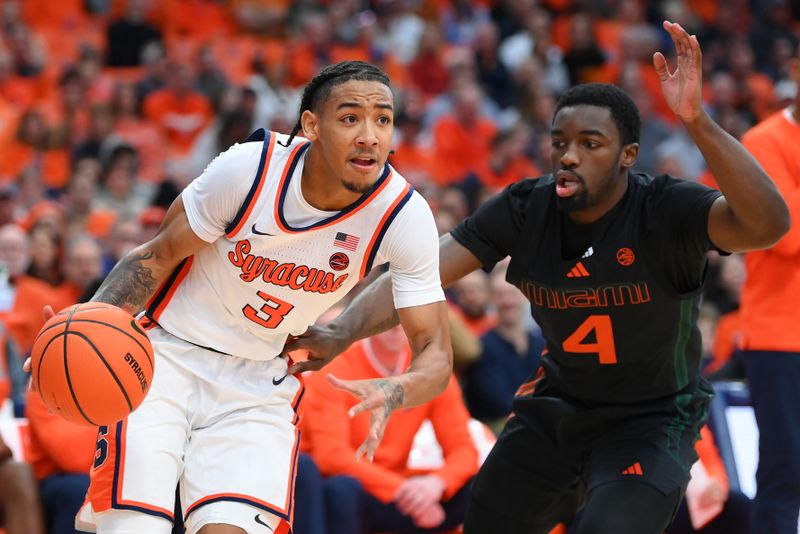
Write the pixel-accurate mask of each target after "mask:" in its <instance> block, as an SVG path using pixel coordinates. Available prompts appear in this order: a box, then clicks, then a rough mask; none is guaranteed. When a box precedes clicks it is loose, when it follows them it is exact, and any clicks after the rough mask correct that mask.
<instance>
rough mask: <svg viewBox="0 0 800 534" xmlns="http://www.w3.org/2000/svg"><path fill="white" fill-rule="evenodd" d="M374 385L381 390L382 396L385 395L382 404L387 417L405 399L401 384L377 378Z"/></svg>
mask: <svg viewBox="0 0 800 534" xmlns="http://www.w3.org/2000/svg"><path fill="white" fill-rule="evenodd" d="M376 387H377V388H378V389H381V390H383V396H384V397H386V402H385V403H384V404H383V414H384V416H386V418H388V417H389V416H390V415H391V414H392V412H393V411H395V410H396V409H397V408H399V407H400V406H402V405H403V400H404V399H405V392H404V391H403V386H401V385H400V384H395V383H393V382H389V381H388V380H379V381H378V383H377V384H376Z"/></svg>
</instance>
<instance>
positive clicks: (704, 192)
mask: <svg viewBox="0 0 800 534" xmlns="http://www.w3.org/2000/svg"><path fill="white" fill-rule="evenodd" d="M655 185H656V191H655V195H654V201H655V202H656V203H657V204H658V206H657V207H656V206H654V207H655V208H656V209H653V210H652V211H651V214H654V220H653V221H652V222H653V224H651V225H650V227H651V236H652V237H653V239H651V240H649V242H650V243H652V244H653V245H654V247H655V250H654V254H655V256H656V257H657V258H659V261H660V263H661V265H662V266H663V267H664V269H665V271H666V274H667V277H668V278H669V280H670V282H671V283H672V284H673V287H675V289H676V290H677V291H678V292H679V293H691V292H693V291H696V290H698V289H699V288H700V287H701V286H702V283H703V276H704V273H705V264H706V262H705V255H706V252H708V251H709V250H711V249H714V248H715V247H714V244H713V243H712V242H711V238H710V237H709V236H708V214H709V212H710V210H711V205H712V204H713V203H714V201H715V200H717V199H718V198H719V197H720V196H722V193H720V192H719V191H717V190H716V189H711V188H710V187H706V186H705V185H703V184H699V183H697V182H691V181H688V180H679V179H676V178H671V177H666V176H660V177H658V178H656V180H655Z"/></svg>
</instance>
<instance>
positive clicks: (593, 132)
mask: <svg viewBox="0 0 800 534" xmlns="http://www.w3.org/2000/svg"><path fill="white" fill-rule="evenodd" d="M578 133H580V134H581V135H596V136H598V137H603V138H605V139H608V136H607V135H606V134H604V133H603V132H601V131H600V130H596V129H594V128H590V129H587V130H581V131H580V132H578ZM550 135H564V131H563V130H559V129H553V130H550Z"/></svg>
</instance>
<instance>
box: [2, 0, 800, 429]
mask: <svg viewBox="0 0 800 534" xmlns="http://www.w3.org/2000/svg"><path fill="white" fill-rule="evenodd" d="M664 19H669V20H672V21H675V22H679V23H680V24H681V25H683V27H685V28H686V29H687V30H688V31H689V32H690V33H694V34H697V35H698V37H699V40H700V43H701V45H702V47H703V53H704V102H705V106H706V108H707V110H708V112H709V113H710V115H711V116H712V117H713V118H714V119H715V120H716V121H717V122H719V123H720V124H721V125H722V126H723V128H725V129H726V130H727V131H728V132H729V133H731V134H732V135H734V136H735V137H737V138H738V137H740V136H741V135H742V134H743V133H744V132H745V131H746V130H747V129H749V128H750V127H751V126H753V125H754V124H756V123H757V122H759V121H760V120H762V119H764V118H765V117H767V116H768V115H770V114H771V113H773V112H774V111H776V110H778V109H780V108H781V107H784V106H785V105H787V103H788V102H790V101H791V100H792V99H793V98H794V95H795V91H796V88H795V84H794V82H792V81H791V80H790V78H789V72H788V71H787V65H788V60H789V59H790V58H791V57H792V56H793V55H794V54H795V51H796V49H797V41H798V37H800V22H798V19H800V5H799V4H798V3H797V2H790V1H789V0H724V1H723V0H665V1H647V0H594V1H590V0H483V1H471V0H295V1H290V0H227V1H225V0H158V1H156V0H59V1H58V2H51V1H49V0H1V1H0V320H2V324H3V327H4V331H6V332H7V333H8V334H10V335H9V336H8V338H9V340H11V341H13V343H14V344H15V345H16V348H17V353H19V354H22V355H24V354H26V353H27V352H29V350H30V347H31V344H32V341H33V338H34V336H35V334H36V332H37V331H38V329H39V327H40V325H41V308H42V305H44V304H51V305H53V306H54V308H56V310H58V309H60V308H63V307H65V306H67V305H69V304H72V303H75V302H80V301H84V300H86V299H88V298H89V297H90V296H91V295H92V294H93V292H94V290H95V289H96V287H97V285H98V283H99V281H100V280H102V278H103V276H104V275H105V274H106V273H107V272H108V271H109V270H110V268H111V267H112V266H113V265H114V263H115V262H116V261H117V260H118V259H119V258H120V257H121V256H123V255H124V254H125V253H126V252H127V251H129V250H130V249H131V248H133V247H134V246H136V245H137V244H140V243H142V242H144V241H146V240H148V239H149V238H150V237H152V236H153V235H154V234H155V232H156V231H157V229H158V226H159V224H160V222H161V220H162V219H163V216H164V214H165V211H166V208H167V207H168V206H169V204H170V203H171V202H172V200H173V199H174V198H175V197H176V196H177V195H178V194H179V193H180V191H181V190H182V189H183V187H185V185H186V184H187V183H188V182H189V181H191V180H192V179H194V178H195V177H196V176H198V175H199V174H200V173H201V172H202V171H203V169H204V168H205V167H206V165H207V164H208V163H209V162H210V161H211V160H212V159H213V158H214V157H215V156H216V155H217V154H218V153H219V152H221V151H223V150H225V149H227V147H229V146H230V145H232V144H233V143H235V142H238V141H242V140H244V138H245V137H246V136H247V135H248V133H249V132H251V131H253V130H255V129H256V128H260V127H265V128H269V129H271V130H274V131H278V132H284V133H288V131H289V130H291V128H292V126H293V125H294V123H295V121H296V120H297V116H296V115H297V109H298V105H299V102H300V95H301V92H302V88H303V86H304V84H305V83H306V82H308V81H309V80H310V78H311V77H312V76H313V75H314V74H315V73H316V72H318V71H319V69H321V68H322V67H324V66H325V65H328V64H331V63H335V62H338V61H341V60H345V59H359V60H364V61H368V62H371V63H374V64H376V65H379V66H381V67H382V68H383V69H384V70H385V71H386V72H387V73H388V74H389V75H390V77H391V80H392V84H393V86H394V88H395V124H396V128H395V136H394V143H395V146H394V154H393V155H392V156H391V160H390V161H391V163H392V164H393V165H394V166H395V167H396V168H397V169H398V170H399V171H400V173H401V174H403V175H404V176H405V177H406V178H407V179H408V180H409V181H410V182H411V183H412V184H413V185H414V186H415V187H416V188H417V189H418V190H419V191H420V192H422V194H423V195H424V196H425V198H426V199H427V200H428V202H429V203H430V205H431V207H432V208H433V210H434V214H435V217H436V221H437V226H438V228H439V231H440V232H441V233H444V232H447V231H449V230H450V229H451V228H452V227H453V226H454V225H455V224H457V223H458V222H459V221H461V220H462V219H463V218H464V217H465V216H467V215H469V213H471V212H472V211H473V210H474V209H475V207H476V206H478V205H479V204H480V203H481V202H482V201H483V200H484V199H486V198H487V197H488V196H490V195H492V194H494V193H495V192H497V191H498V190H499V189H501V188H503V187H505V186H506V185H508V184H510V183H512V182H514V181H517V180H519V179H521V178H523V177H526V176H537V175H540V174H544V173H547V172H549V170H550V163H549V151H550V143H549V125H550V120H551V116H552V112H553V108H554V105H555V102H556V100H557V98H558V97H559V95H560V94H562V93H563V92H564V91H565V90H566V89H568V88H569V87H570V86H572V85H574V84H578V83H584V82H609V83H614V84H617V85H619V86H620V87H622V88H623V89H625V90H626V91H627V92H628V93H629V94H630V95H631V96H632V97H633V99H634V101H635V102H636V104H637V105H638V107H639V110H640V112H641V114H642V118H643V124H642V136H641V141H640V145H641V150H640V156H639V160H638V163H637V165H636V167H635V170H638V171H642V172H648V173H651V174H664V173H666V174H670V175H673V176H677V177H681V178H685V179H688V180H699V181H703V182H705V183H708V184H712V185H713V184H714V183H715V181H714V177H713V176H711V175H710V173H709V172H708V171H707V169H706V168H705V163H704V161H703V158H702V156H701V154H700V153H699V151H698V150H697V148H696V147H695V146H694V144H693V143H692V142H691V141H690V139H689V138H688V136H687V135H686V133H685V131H684V130H683V129H682V127H681V126H680V125H679V124H678V123H677V121H676V120H675V117H674V116H673V115H672V113H671V112H670V110H669V109H668V107H667V106H666V103H665V102H664V99H663V98H662V96H661V90H660V88H659V82H658V78H657V76H656V74H655V71H654V70H653V68H652V64H651V58H652V55H653V53H654V52H655V51H658V50H661V51H664V52H665V53H668V52H669V53H672V47H671V46H670V41H669V38H668V36H667V34H666V33H665V32H664V31H663V30H662V29H661V21H662V20H664ZM743 273H744V268H743V266H742V260H741V258H740V257H739V256H736V255H734V256H728V257H721V256H716V255H715V256H714V257H713V258H712V266H711V273H710V274H711V276H710V283H709V288H708V291H707V297H708V298H707V299H706V304H705V305H704V309H703V312H702V317H701V324H702V326H703V334H704V342H705V344H706V345H705V346H706V351H707V364H708V368H707V369H708V372H709V374H711V375H712V376H715V377H724V378H741V377H742V370H741V368H740V365H739V364H738V363H737V360H736V357H735V352H736V351H735V338H736V327H735V320H734V318H735V313H736V310H737V307H738V298H739V292H740V288H741V284H742V279H743ZM448 297H449V298H450V299H451V301H452V306H451V308H452V311H453V314H452V315H453V320H452V322H453V329H454V332H459V333H460V334H458V335H455V336H454V340H455V342H456V343H461V345H460V347H457V350H456V356H457V362H456V363H457V368H456V370H457V372H458V377H459V379H460V382H461V386H462V388H463V391H464V395H465V398H466V404H467V406H468V408H469V412H470V415H471V416H472V417H474V418H477V419H480V420H482V421H484V422H486V423H487V424H489V425H493V427H494V428H495V429H496V428H498V426H497V424H498V423H499V422H501V421H502V420H503V418H504V417H505V416H506V415H507V414H508V413H509V411H510V402H511V400H510V399H511V397H512V396H513V393H514V391H515V390H516V388H517V386H518V385H519V384H520V383H521V382H522V381H523V380H524V379H525V378H526V377H527V376H528V375H529V374H530V372H531V371H532V370H533V369H534V368H535V367H536V366H537V365H538V361H539V353H540V352H541V348H542V344H543V341H542V340H541V337H540V336H539V334H538V332H537V329H536V326H535V325H534V324H532V322H531V319H530V316H529V314H528V313H527V311H526V302H525V300H524V298H523V297H522V296H521V295H520V293H519V292H518V291H516V290H515V289H514V288H512V287H511V286H509V285H508V284H507V283H506V282H505V280H504V278H503V276H502V273H500V274H498V273H493V274H491V275H487V274H486V273H483V272H476V273H473V274H472V275H470V276H468V277H467V278H465V279H464V280H462V281H461V282H459V284H458V285H457V286H456V287H455V288H453V289H452V290H451V291H449V292H448ZM476 377H480V380H478V379H477V378H476ZM17 404H21V402H19V401H18V402H17Z"/></svg>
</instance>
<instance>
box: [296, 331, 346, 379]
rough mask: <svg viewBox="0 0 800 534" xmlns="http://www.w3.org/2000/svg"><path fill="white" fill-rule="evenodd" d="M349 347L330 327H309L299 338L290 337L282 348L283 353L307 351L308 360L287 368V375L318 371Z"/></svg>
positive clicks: (339, 334)
mask: <svg viewBox="0 0 800 534" xmlns="http://www.w3.org/2000/svg"><path fill="white" fill-rule="evenodd" d="M349 346H350V341H348V340H346V339H344V338H343V337H342V334H341V332H340V331H339V330H337V329H336V328H335V327H331V326H330V325H319V326H311V327H309V329H308V330H306V331H305V332H304V333H303V334H301V335H299V336H290V337H289V339H288V340H287V341H286V344H285V345H284V346H283V353H282V354H288V353H290V352H294V351H296V350H305V351H308V359H307V360H305V361H300V362H297V363H295V364H293V365H292V366H291V367H289V370H288V371H287V374H290V375H294V374H298V373H303V372H305V371H319V370H320V369H322V368H323V367H324V366H325V365H327V364H328V363H329V362H330V361H331V360H333V359H334V358H335V357H336V356H338V355H339V354H340V353H342V352H343V351H344V350H345V349H347V347H349Z"/></svg>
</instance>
